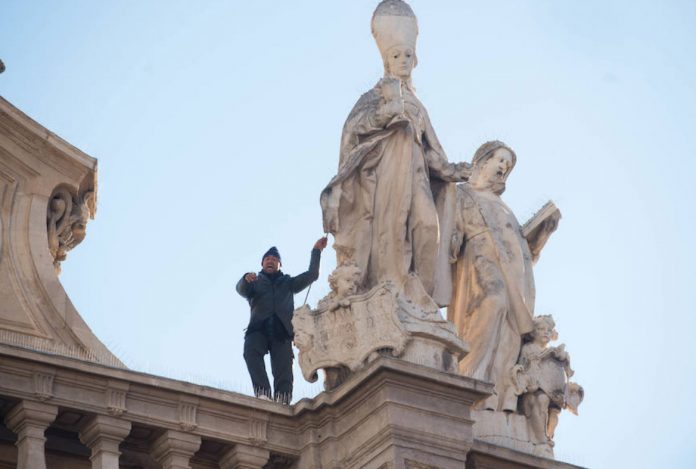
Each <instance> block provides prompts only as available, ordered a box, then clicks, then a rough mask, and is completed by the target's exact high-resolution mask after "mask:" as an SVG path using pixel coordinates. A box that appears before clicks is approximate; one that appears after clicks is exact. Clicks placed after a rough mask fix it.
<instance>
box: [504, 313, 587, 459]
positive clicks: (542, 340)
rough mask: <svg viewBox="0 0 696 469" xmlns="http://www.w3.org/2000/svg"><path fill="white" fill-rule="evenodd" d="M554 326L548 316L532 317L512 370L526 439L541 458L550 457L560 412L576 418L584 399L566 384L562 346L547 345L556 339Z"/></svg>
mask: <svg viewBox="0 0 696 469" xmlns="http://www.w3.org/2000/svg"><path fill="white" fill-rule="evenodd" d="M555 327H556V323H555V322H554V320H553V318H552V317H551V316H550V315H545V316H537V317H535V318H534V330H533V331H532V332H531V333H530V334H528V336H527V342H526V343H525V344H524V345H523V346H522V351H521V353H520V358H519V360H518V362H517V363H518V364H517V365H516V366H515V367H514V368H513V370H512V374H513V378H512V380H513V382H514V383H515V384H516V387H517V394H520V395H521V396H522V402H521V404H522V411H523V412H524V414H525V416H526V417H527V421H528V428H529V430H530V439H531V441H532V442H533V443H534V444H535V446H536V448H537V449H536V452H538V453H539V454H540V455H542V456H553V450H552V448H553V436H554V432H555V430H556V426H557V425H558V415H559V414H560V412H561V409H568V410H570V411H571V412H572V413H574V414H576V415H577V407H578V405H579V404H580V402H582V399H583V397H584V390H583V388H582V386H580V385H578V384H576V383H571V382H569V381H568V379H569V378H570V377H571V376H573V374H574V372H573V370H572V368H571V367H570V355H568V352H566V350H565V345H564V344H561V345H559V346H556V347H550V346H549V342H551V341H552V340H556V339H557V338H558V333H557V332H556V329H555Z"/></svg>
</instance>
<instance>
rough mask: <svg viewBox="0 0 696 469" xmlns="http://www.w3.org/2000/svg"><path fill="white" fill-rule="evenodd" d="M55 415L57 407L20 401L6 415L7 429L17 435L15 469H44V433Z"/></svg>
mask: <svg viewBox="0 0 696 469" xmlns="http://www.w3.org/2000/svg"><path fill="white" fill-rule="evenodd" d="M56 415H58V407H56V406H53V405H48V404H44V403H41V402H35V401H21V402H20V403H19V404H17V405H16V406H14V407H13V408H12V410H10V411H9V412H8V413H7V415H6V416H5V423H6V424H7V428H9V429H10V430H12V431H13V432H14V433H16V434H17V443H16V445H17V469H46V454H45V452H44V444H45V442H46V437H45V436H44V433H45V432H46V429H47V428H48V426H49V425H50V424H51V423H52V422H53V421H54V420H55V419H56Z"/></svg>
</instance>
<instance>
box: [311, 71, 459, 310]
mask: <svg viewBox="0 0 696 469" xmlns="http://www.w3.org/2000/svg"><path fill="white" fill-rule="evenodd" d="M378 87H379V84H378V85H377V86H376V87H375V88H373V89H372V90H370V91H369V92H367V93H365V94H364V95H363V96H362V97H361V98H360V99H359V100H358V102H357V104H356V105H355V107H354V108H353V110H352V111H351V113H350V115H349V116H348V119H347V120H346V123H345V125H344V128H343V136H342V139H341V152H340V162H339V171H338V174H337V175H336V176H335V177H334V178H333V179H332V180H331V182H330V183H329V184H328V186H327V187H326V188H325V189H324V191H323V192H322V195H321V205H322V210H323V213H324V227H325V229H326V230H327V231H331V232H332V234H333V235H334V248H335V249H336V252H337V256H338V263H339V265H340V264H341V263H342V262H344V261H346V260H352V261H354V262H356V263H357V265H358V267H359V268H360V270H361V275H362V277H361V287H362V288H371V287H373V286H375V285H378V284H379V283H381V282H384V281H392V282H394V283H395V284H396V285H399V286H402V287H404V288H405V290H406V291H407V294H408V293H409V291H410V293H411V294H414V295H417V294H419V293H427V295H429V296H430V297H432V298H433V299H434V300H435V302H436V303H438V304H439V305H446V304H448V303H449V300H450V298H451V273H450V265H449V263H448V261H449V259H450V257H451V252H450V249H451V242H450V240H451V238H452V233H453V230H454V216H455V209H456V203H455V199H456V188H455V185H454V184H452V183H451V182H453V181H455V180H456V177H457V176H456V171H455V165H453V164H450V163H448V161H447V157H446V156H445V153H444V151H443V149H442V147H441V146H440V142H439V141H438V139H437V137H436V135H435V131H434V130H433V128H432V125H431V123H430V118H429V117H428V114H427V112H426V110H425V108H424V107H423V105H422V104H421V102H420V101H419V100H418V98H417V97H416V96H415V95H414V94H413V92H412V91H411V90H409V89H408V88H407V87H406V86H403V87H402V91H403V97H404V108H405V112H404V114H403V115H401V116H398V117H395V118H393V119H391V121H389V120H388V119H386V118H385V117H384V114H383V113H382V109H383V106H384V101H383V99H382V97H381V93H380V90H379V88H378ZM330 211H333V212H334V213H336V214H337V220H338V226H337V227H336V229H332V227H330V226H329V225H330V223H329V220H328V216H327V214H328V213H329V212H330ZM441 240H442V241H444V242H441ZM421 296H422V295H421Z"/></svg>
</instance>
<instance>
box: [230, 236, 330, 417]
mask: <svg viewBox="0 0 696 469" xmlns="http://www.w3.org/2000/svg"><path fill="white" fill-rule="evenodd" d="M326 244H327V238H320V239H319V240H318V241H317V242H316V243H314V249H312V257H311V260H310V263H309V270H307V272H304V273H302V274H300V275H298V276H297V277H291V276H290V275H286V274H284V273H283V272H282V271H281V270H280V267H281V261H280V253H279V252H278V249H276V247H275V246H273V247H272V248H270V249H269V250H268V251H267V252H266V253H265V254H264V255H263V257H262V258H261V267H262V269H261V272H259V273H258V275H257V274H255V273H254V272H248V273H246V274H244V276H243V277H242V278H241V279H240V280H239V282H237V292H238V293H239V294H240V295H242V296H243V297H244V298H246V299H247V300H248V301H249V305H250V306H251V318H250V319H249V326H248V327H247V330H246V335H245V337H244V361H246V364H247V368H248V369H249V375H250V376H251V382H252V385H253V386H254V393H255V394H256V396H257V397H260V398H263V399H268V400H270V397H271V385H270V383H269V381H268V375H267V374H266V366H265V364H264V361H263V357H264V355H266V354H267V353H268V352H270V353H271V370H272V372H273V391H274V392H273V397H274V399H275V400H276V401H278V402H281V403H283V404H289V403H290V401H291V399H292V381H293V379H292V360H293V353H292V339H293V335H294V333H293V330H292V322H291V321H292V313H293V311H294V309H295V306H294V302H293V295H294V294H295V293H299V292H301V291H302V290H304V289H305V288H307V287H308V286H309V285H310V284H311V283H312V282H314V281H315V280H316V279H317V278H318V277H319V261H320V258H321V251H322V250H323V249H324V248H325V247H326Z"/></svg>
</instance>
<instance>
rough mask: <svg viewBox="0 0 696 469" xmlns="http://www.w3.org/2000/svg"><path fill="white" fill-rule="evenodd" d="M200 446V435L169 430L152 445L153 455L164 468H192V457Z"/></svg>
mask: <svg viewBox="0 0 696 469" xmlns="http://www.w3.org/2000/svg"><path fill="white" fill-rule="evenodd" d="M200 446H201V437H200V436H196V435H192V434H190V433H184V432H178V431H175V430H167V431H166V432H164V434H163V435H162V436H161V437H159V438H158V439H157V440H156V441H155V443H154V444H153V445H152V457H154V458H155V459H156V460H157V461H158V462H159V463H160V464H161V465H162V469H191V465H190V460H191V457H192V456H193V455H194V454H195V453H196V451H198V448H200Z"/></svg>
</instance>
